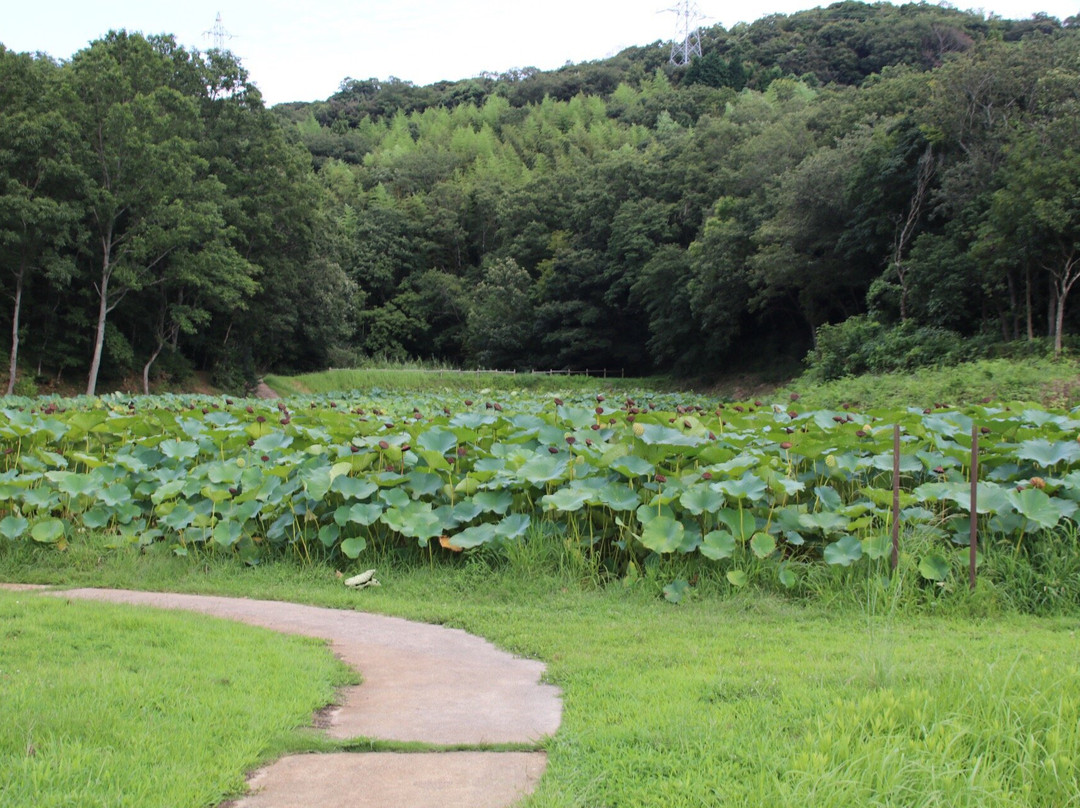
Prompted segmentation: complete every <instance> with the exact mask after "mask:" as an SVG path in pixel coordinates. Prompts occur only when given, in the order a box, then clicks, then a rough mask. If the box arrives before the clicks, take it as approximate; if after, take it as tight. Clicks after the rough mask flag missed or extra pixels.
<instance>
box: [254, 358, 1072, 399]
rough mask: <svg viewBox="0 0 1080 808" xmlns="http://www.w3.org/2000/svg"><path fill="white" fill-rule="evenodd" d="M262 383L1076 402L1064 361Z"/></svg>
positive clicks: (287, 389) (340, 374) (368, 371)
mask: <svg viewBox="0 0 1080 808" xmlns="http://www.w3.org/2000/svg"><path fill="white" fill-rule="evenodd" d="M265 381H266V383H267V384H268V385H269V386H270V387H271V388H272V389H273V390H275V391H276V392H277V393H278V394H279V395H282V396H290V395H325V394H329V393H336V392H341V391H348V390H362V391H370V390H372V389H379V390H382V391H384V392H398V391H399V392H402V393H406V392H427V393H439V392H444V391H445V392H473V393H478V392H479V391H483V390H487V391H499V392H512V391H514V390H521V391H529V392H533V393H537V392H540V393H543V392H551V393H560V392H588V391H593V390H597V391H601V390H602V391H612V392H627V393H638V392H641V391H656V392H675V391H678V390H686V391H688V392H690V391H694V392H696V393H697V394H702V395H706V394H707V395H711V396H714V397H716V398H721V399H725V400H730V399H740V398H754V397H761V398H763V399H770V400H771V399H772V398H780V399H786V398H787V397H788V395H789V394H790V393H797V394H799V396H800V397H801V398H802V399H803V401H802V403H801V404H800V406H802V407H804V408H811V409H814V408H832V409H835V408H839V407H840V406H841V405H842V404H849V405H851V406H853V407H861V408H873V407H883V406H892V405H894V404H896V403H897V402H904V403H907V404H909V405H910V406H918V407H930V406H933V405H934V404H937V403H945V404H951V405H957V406H959V405H962V404H964V403H974V402H977V401H981V400H982V399H984V398H990V399H993V400H996V401H1015V400H1026V401H1033V402H1039V403H1042V404H1044V405H1046V406H1049V407H1073V406H1077V405H1078V404H1080V366H1078V364H1077V362H1076V361H1075V360H1071V359H1061V360H1052V359H1038V358H1032V359H1026V360H1009V359H986V360H981V361H978V362H968V363H965V364H961V365H956V366H953V367H948V368H922V369H919V370H915V371H912V372H910V373H890V374H881V375H867V376H858V377H854V378H848V379H839V380H837V381H832V382H825V383H818V382H811V381H807V380H804V379H801V378H795V379H792V380H790V381H787V382H786V383H777V382H775V381H773V380H771V378H770V377H765V376H762V377H758V376H753V375H749V376H748V375H739V376H736V377H731V378H727V379H722V380H720V381H718V382H715V383H713V384H710V385H704V386H703V385H687V384H685V383H683V382H680V381H679V380H677V379H672V378H669V377H662V376H656V377H648V378H633V379H623V378H607V379H604V378H598V377H595V376H580V375H579V376H567V375H548V374H542V373H533V374H530V373H516V374H512V373H491V372H472V371H458V370H450V369H424V368H419V367H401V368H359V369H355V370H328V371H325V372H322V373H307V374H304V375H301V376H276V375H270V376H267V377H266V379H265Z"/></svg>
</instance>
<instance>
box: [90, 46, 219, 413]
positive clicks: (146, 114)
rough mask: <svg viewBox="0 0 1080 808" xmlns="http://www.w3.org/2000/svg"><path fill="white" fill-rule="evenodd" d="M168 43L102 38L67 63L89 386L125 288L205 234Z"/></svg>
mask: <svg viewBox="0 0 1080 808" xmlns="http://www.w3.org/2000/svg"><path fill="white" fill-rule="evenodd" d="M174 59H176V60H179V61H183V60H184V59H185V54H184V52H183V51H182V49H179V48H177V46H176V44H175V42H174V41H173V39H172V38H171V37H151V38H149V39H147V38H145V37H143V36H141V35H139V34H127V33H125V32H123V31H121V32H110V33H109V34H108V35H107V36H106V37H105V38H104V39H101V40H98V41H96V42H94V43H92V44H91V45H90V47H89V48H87V49H85V50H83V51H80V52H79V53H77V54H76V55H75V57H74V58H73V59H72V61H71V63H70V70H71V81H72V85H73V88H74V92H75V95H76V96H77V106H76V110H75V116H74V117H75V120H76V122H77V124H78V126H79V127H80V130H81V133H82V138H83V143H84V146H85V148H84V150H83V153H82V155H81V156H82V167H83V172H84V174H85V177H86V180H85V182H86V184H85V189H86V194H87V206H88V209H89V213H88V222H87V226H88V229H89V231H90V233H91V234H92V238H93V239H94V242H95V247H96V252H97V256H98V258H97V268H96V270H95V272H94V281H93V288H94V292H95V296H96V299H97V318H96V323H95V336H94V349H93V358H92V360H91V363H90V372H89V377H88V380H87V385H86V392H87V394H88V395H93V394H94V392H95V391H96V389H97V380H98V373H99V371H100V369H101V361H102V350H103V347H104V343H105V329H106V322H107V319H108V316H109V314H110V313H111V312H112V311H113V310H114V309H115V308H116V307H117V306H118V305H119V304H120V302H121V301H122V300H123V299H124V297H125V296H126V295H127V294H128V293H129V292H131V291H133V290H138V289H141V288H144V287H146V286H148V285H152V284H155V283H160V282H161V277H162V276H161V274H160V265H161V264H162V263H163V262H166V261H167V260H168V259H169V257H170V255H172V254H173V253H174V252H177V251H179V250H182V249H185V248H189V247H193V246H194V245H195V244H196V240H197V239H198V237H199V236H200V235H201V234H202V233H203V232H204V228H203V227H201V226H200V223H199V221H198V220H199V219H200V218H202V217H203V216H205V215H206V213H207V209H206V206H207V204H208V196H209V194H208V187H209V186H212V185H213V183H212V182H211V183H208V182H207V180H206V163H205V161H204V160H203V159H202V158H201V157H200V156H199V154H198V143H199V137H200V130H201V126H200V120H199V115H198V109H197V107H196V105H195V103H194V101H193V100H192V99H191V98H190V97H187V96H185V95H184V94H183V93H182V92H181V91H180V90H178V89H176V88H175V87H174V86H172V84H173V80H174V79H175V78H176V76H177V75H178V73H177V71H176V69H175V65H174Z"/></svg>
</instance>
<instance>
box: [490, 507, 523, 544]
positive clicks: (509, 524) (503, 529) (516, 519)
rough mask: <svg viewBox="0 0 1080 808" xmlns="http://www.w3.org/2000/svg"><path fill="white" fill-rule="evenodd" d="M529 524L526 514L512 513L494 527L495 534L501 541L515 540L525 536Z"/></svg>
mask: <svg viewBox="0 0 1080 808" xmlns="http://www.w3.org/2000/svg"><path fill="white" fill-rule="evenodd" d="M530 523H531V520H530V518H529V515H528V514H527V513H512V514H510V515H509V516H507V517H505V518H504V519H502V520H501V521H500V522H499V523H498V524H496V525H495V533H496V535H497V536H499V538H502V539H517V538H520V537H521V536H524V535H525V531H526V530H528V529H529V524H530Z"/></svg>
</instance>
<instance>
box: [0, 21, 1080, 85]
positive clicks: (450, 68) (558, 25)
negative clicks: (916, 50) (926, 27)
mask: <svg viewBox="0 0 1080 808" xmlns="http://www.w3.org/2000/svg"><path fill="white" fill-rule="evenodd" d="M697 2H698V6H699V8H700V9H701V11H702V13H703V15H705V20H704V24H707V25H712V24H716V23H721V24H723V25H724V26H725V27H728V28H730V27H731V26H732V25H734V24H735V23H737V22H740V21H742V22H752V21H753V20H755V19H757V18H759V17H762V16H765V15H767V14H771V13H774V12H782V13H791V12H793V11H798V10H800V9H804V8H813V7H814V6H816V5H820V4H821V3H817V2H814V0H744V2H740V3H731V2H720V0H697ZM678 4H679V0H544V1H543V2H539V3H536V4H535V5H534V4H533V3H522V2H514V0H499V1H498V2H490V0H488V1H485V0H438V2H434V0H305V2H302V3H299V2H287V1H286V0H179V2H176V1H175V0H174V2H169V3H163V2H159V1H158V0H11V2H10V3H5V5H7V8H6V9H5V10H4V12H3V14H2V15H0V42H2V43H3V44H4V45H6V46H7V47H8V48H10V49H12V50H16V51H43V52H45V53H48V54H50V55H51V56H53V57H55V58H57V59H68V58H70V57H71V55H72V54H74V53H75V52H76V51H78V50H79V49H80V48H83V47H85V46H86V44H87V43H88V42H90V41H91V40H93V39H96V38H98V37H100V36H101V35H102V34H104V33H105V32H106V31H108V30H109V29H112V28H116V29H119V28H126V29H127V30H129V31H142V32H143V33H146V34H157V33H171V34H175V35H176V37H177V39H178V40H179V41H180V43H181V44H184V45H187V46H189V47H195V48H199V49H206V48H209V47H211V46H212V41H211V40H210V38H209V37H208V36H206V35H205V32H208V31H209V30H210V29H211V28H213V27H214V21H215V18H216V16H217V15H218V14H219V13H220V14H221V19H222V22H223V24H224V27H225V29H226V30H227V31H228V32H229V33H230V34H232V35H233V38H231V39H229V40H227V42H226V46H227V47H228V48H230V49H231V50H232V51H233V52H234V53H235V54H237V55H238V56H240V58H241V59H242V60H243V63H244V65H245V66H246V67H247V69H248V72H249V73H250V75H251V78H252V79H253V80H254V81H255V83H256V84H257V85H258V86H259V89H260V90H262V93H263V96H264V98H265V99H266V102H267V103H268V104H276V103H279V102H282V101H314V100H320V99H325V98H327V97H328V96H330V95H331V94H332V93H334V92H335V91H336V90H337V88H338V85H339V84H340V83H341V80H342V79H344V78H345V77H346V76H351V77H352V78H358V79H364V78H370V77H376V78H387V77H388V76H397V77H398V78H401V79H407V80H409V81H412V82H415V83H416V84H430V83H431V82H434V81H438V80H440V79H460V78H467V77H470V76H475V75H478V74H479V73H481V72H483V71H494V72H501V71H504V70H506V69H508V68H511V67H526V66H533V67H538V68H541V69H550V68H554V67H558V66H560V65H562V64H564V63H566V62H567V61H573V62H581V61H587V60H591V59H601V58H603V57H605V56H609V55H611V54H614V53H616V52H618V51H619V50H621V49H622V48H625V47H627V46H628V45H646V44H649V43H651V42H655V41H656V40H658V39H659V40H664V41H668V40H671V39H673V38H674V37H675V35H676V19H677V18H676V15H675V14H673V13H667V12H664V11H663V9H664V8H667V7H671V6H676V5H678ZM956 5H957V6H958V7H961V8H964V7H967V6H966V4H965V3H963V2H960V3H957V4H956ZM977 8H980V9H983V10H984V13H986V14H996V15H998V16H1001V17H1006V18H1013V19H1025V18H1027V17H1030V16H1031V14H1032V13H1033V12H1034V11H1035V10H1042V11H1045V12H1047V13H1048V14H1050V15H1052V16H1055V17H1058V18H1059V19H1065V18H1066V17H1068V16H1071V15H1073V14H1076V13H1078V11H1080V0H1041V1H1040V0H1035V2H1034V4H1032V2H1030V0H986V2H985V4H982V5H979V6H977Z"/></svg>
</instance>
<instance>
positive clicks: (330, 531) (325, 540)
mask: <svg viewBox="0 0 1080 808" xmlns="http://www.w3.org/2000/svg"><path fill="white" fill-rule="evenodd" d="M340 537H341V528H340V527H339V526H338V525H336V524H333V523H331V524H329V525H323V526H322V527H320V528H319V541H321V542H322V544H323V547H326V548H328V549H329V548H330V547H333V546H334V545H335V544H337V540H338V539H339V538H340Z"/></svg>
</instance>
